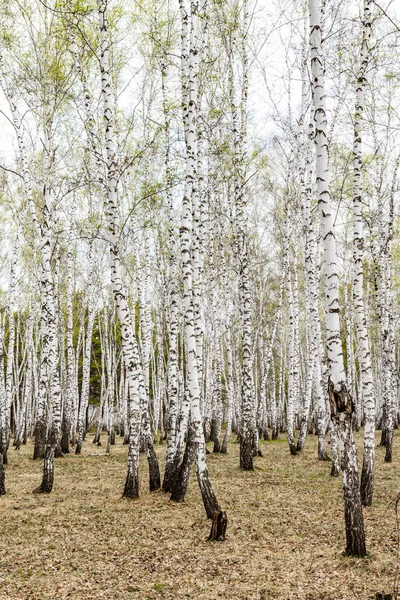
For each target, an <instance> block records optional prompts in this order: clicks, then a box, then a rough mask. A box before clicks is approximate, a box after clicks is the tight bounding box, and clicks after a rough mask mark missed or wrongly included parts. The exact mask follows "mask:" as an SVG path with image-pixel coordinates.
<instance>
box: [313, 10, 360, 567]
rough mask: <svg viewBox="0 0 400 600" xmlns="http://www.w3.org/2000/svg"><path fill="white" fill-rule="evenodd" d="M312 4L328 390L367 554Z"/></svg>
mask: <svg viewBox="0 0 400 600" xmlns="http://www.w3.org/2000/svg"><path fill="white" fill-rule="evenodd" d="M309 8H310V49H311V71H312V78H313V104H314V121H315V149H316V182H317V193H318V206H319V215H320V222H321V232H322V239H323V244H324V260H325V302H326V307H325V309H326V338H327V354H328V367H329V382H328V393H329V401H330V408H331V419H332V422H333V425H334V427H335V431H336V432H337V434H338V437H339V440H340V443H341V446H342V448H343V495H344V516H345V523H346V553H347V554H349V555H352V556H365V554H366V548H365V532H364V520H363V513H362V508H361V499H360V490H359V481H358V468H357V450H356V446H355V442H354V436H353V430H352V415H353V412H354V404H353V401H352V399H351V396H350V394H349V393H348V391H347V387H346V375H345V371H344V363H343V353H342V344H341V339H340V321H339V312H340V308H339V286H338V268H337V253H336V239H335V235H334V231H333V214H332V208H331V199H330V193H329V166H328V139H327V118H326V108H325V78H324V71H323V57H322V39H321V37H322V34H321V10H320V5H319V0H309Z"/></svg>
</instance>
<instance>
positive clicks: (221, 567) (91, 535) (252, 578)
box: [0, 432, 400, 600]
mask: <svg viewBox="0 0 400 600" xmlns="http://www.w3.org/2000/svg"><path fill="white" fill-rule="evenodd" d="M376 439H377V440H378V434H377V438H376ZM360 440H361V437H360V434H359V435H358V436H357V441H358V446H360ZM104 448H105V443H103V446H102V447H101V448H97V447H95V446H93V445H92V444H91V437H88V439H87V442H85V444H84V448H83V455H82V456H75V455H74V454H71V455H69V456H65V457H64V458H61V459H57V460H56V478H55V486H54V490H53V492H52V494H50V495H49V496H43V495H40V496H37V495H34V494H32V490H33V489H34V487H36V485H37V484H38V482H39V483H40V479H41V470H42V464H41V462H33V461H32V460H31V456H32V450H33V446H32V443H31V442H30V443H29V444H28V445H27V446H26V447H22V448H21V450H20V451H19V452H14V451H10V453H9V458H10V461H9V462H10V464H9V466H8V467H7V473H6V476H7V479H6V483H7V490H8V493H7V495H6V496H4V497H1V498H0V519H1V530H0V531H1V534H0V557H1V558H0V599H1V600H25V599H27V598H29V599H37V600H50V599H51V600H61V599H64V598H72V599H74V600H88V599H98V598H108V599H114V598H118V599H137V600H146V599H168V600H169V599H173V598H179V599H189V598H190V599H195V600H213V599H214V598H215V599H217V598H230V599H243V600H250V599H251V600H253V599H254V600H262V599H263V598H264V599H272V598H273V599H281V600H283V599H285V600H286V599H288V600H289V599H290V600H292V599H301V600H317V599H321V600H322V599H324V600H351V599H353V598H354V599H355V600H361V599H363V600H364V599H370V598H371V599H372V598H375V595H376V593H377V592H386V593H389V592H390V591H391V589H392V586H393V577H394V569H395V546H396V540H395V517H394V513H393V510H391V509H389V508H388V504H389V502H390V500H391V499H392V498H393V497H394V496H395V495H396V494H397V492H399V490H400V477H399V475H398V467H397V466H396V463H397V459H396V456H398V455H399V453H400V436H399V433H398V432H396V435H395V439H394V463H393V464H386V463H384V462H383V457H384V449H382V448H378V449H377V464H376V487H375V497H374V504H373V506H372V507H371V508H368V509H365V510H364V516H365V523H366V532H367V544H368V557H367V558H366V559H354V558H347V557H345V556H344V555H343V549H344V546H345V541H344V522H343V514H342V513H343V509H342V507H343V500H342V492H341V480H340V479H332V478H330V477H329V472H330V464H329V463H321V462H318V460H317V459H316V439H315V438H313V436H311V437H309V438H308V439H307V442H306V447H305V449H304V452H303V453H302V455H300V456H295V457H292V456H290V454H289V450H288V449H287V448H285V447H284V446H283V445H282V444H281V443H277V442H264V443H263V444H262V451H263V457H262V458H257V459H255V467H256V468H255V471H254V472H242V471H241V470H240V469H239V467H238V464H239V456H238V454H239V446H238V445H237V444H234V443H232V444H230V445H229V454H227V455H212V454H211V455H209V456H208V465H209V470H210V474H211V478H212V482H213V486H214V487H215V489H216V491H217V494H218V499H219V501H220V503H221V505H222V507H223V509H224V510H226V511H227V513H228V518H229V525H228V531H227V539H226V541H225V542H224V543H215V544H211V543H209V542H207V537H208V533H209V528H210V524H209V522H208V521H207V520H206V518H205V513H204V509H203V506H202V502H201V498H200V494H199V491H198V486H197V482H196V480H195V477H194V476H193V477H192V481H191V485H190V488H189V492H188V494H187V497H186V502H185V503H184V504H183V505H182V504H181V505H177V504H173V503H171V502H169V500H168V496H165V495H164V494H163V493H162V492H157V493H152V494H150V492H148V491H147V487H148V486H147V482H148V477H147V472H146V469H147V464H146V460H145V457H144V455H141V468H142V477H141V498H140V499H139V500H134V501H129V500H126V499H122V498H121V494H122V490H123V486H124V478H125V467H126V454H127V448H126V446H122V445H121V440H120V439H119V438H118V439H117V445H116V446H114V447H112V454H111V456H105V455H104V450H103V449H104ZM157 453H158V455H159V457H160V459H161V463H162V464H163V460H164V455H165V445H164V446H158V447H157Z"/></svg>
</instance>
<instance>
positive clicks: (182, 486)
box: [170, 434, 196, 502]
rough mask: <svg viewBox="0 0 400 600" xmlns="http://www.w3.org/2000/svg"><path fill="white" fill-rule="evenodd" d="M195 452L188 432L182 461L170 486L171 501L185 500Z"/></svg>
mask: <svg viewBox="0 0 400 600" xmlns="http://www.w3.org/2000/svg"><path fill="white" fill-rule="evenodd" d="M195 454H196V447H195V444H194V443H193V441H192V436H191V435H190V434H189V436H188V441H187V442H186V448H185V454H184V455H183V461H182V464H181V467H180V469H179V472H178V473H177V476H176V480H175V482H174V485H173V488H172V493H171V498H170V500H172V501H173V502H183V501H184V500H185V496H186V492H187V489H188V486H189V479H190V472H191V470H192V465H193V462H194V458H195Z"/></svg>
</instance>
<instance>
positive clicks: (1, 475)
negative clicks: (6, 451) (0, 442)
mask: <svg viewBox="0 0 400 600" xmlns="http://www.w3.org/2000/svg"><path fill="white" fill-rule="evenodd" d="M5 482H6V473H5V470H4V464H3V457H2V455H1V454H0V496H4V495H5V493H6V483H5Z"/></svg>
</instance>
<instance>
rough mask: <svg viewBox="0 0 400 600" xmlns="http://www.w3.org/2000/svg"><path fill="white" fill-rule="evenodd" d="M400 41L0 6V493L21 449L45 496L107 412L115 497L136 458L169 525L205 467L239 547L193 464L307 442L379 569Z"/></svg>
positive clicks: (241, 5) (132, 493) (393, 360)
mask: <svg viewBox="0 0 400 600" xmlns="http://www.w3.org/2000/svg"><path fill="white" fill-rule="evenodd" d="M397 23H398V20H397V16H396V14H395V12H394V11H393V7H391V5H389V7H384V6H380V5H377V4H376V3H375V2H374V1H373V0H364V1H363V2H359V1H357V0H352V2H350V3H349V2H344V1H343V0H332V1H330V2H325V1H320V0H309V1H308V2H298V3H291V2H285V1H284V0H277V2H276V3H275V4H272V3H266V4H265V3H258V4H257V5H256V3H253V2H252V1H251V0H227V1H223V2H221V1H220V0H201V1H200V0H190V1H189V0H179V1H178V0H177V1H175V0H168V1H167V2H161V0H143V1H140V2H126V3H125V4H123V5H122V4H121V3H120V2H118V1H117V0H109V1H108V0H98V1H97V2H96V1H95V0H48V1H47V0H34V1H32V0H29V1H28V0H8V1H7V2H3V3H2V5H1V8H0V87H1V90H2V99H1V104H0V110H1V118H2V136H3V140H4V143H3V149H4V150H3V152H2V155H1V161H0V170H1V173H0V177H1V208H0V210H1V213H2V219H3V223H4V227H3V248H4V257H3V268H2V275H1V276H2V288H3V292H2V295H1V314H0V336H1V340H0V342H1V343H0V349H1V352H2V355H1V357H0V494H4V493H5V490H6V485H5V473H6V469H5V467H4V465H6V464H7V454H8V452H9V447H10V443H11V440H13V444H14V446H15V447H16V449H18V448H19V447H20V445H21V444H22V443H26V440H27V439H28V438H29V437H31V436H34V440H35V445H34V458H35V459H42V460H43V461H44V469H43V480H42V482H41V484H40V486H39V487H38V488H37V489H36V490H35V491H36V492H38V493H39V492H42V493H48V492H50V491H51V489H52V486H53V481H54V459H55V457H56V456H60V455H62V453H68V452H70V451H71V449H72V447H73V448H74V451H75V453H76V454H80V453H81V451H82V445H83V442H84V439H85V434H86V431H87V427H88V424H89V423H88V419H87V413H88V405H89V402H93V401H94V400H97V399H98V403H99V409H98V411H97V413H96V414H97V420H96V423H95V424H96V427H97V431H96V435H95V440H94V441H97V442H98V443H100V433H101V431H102V430H103V429H106V430H107V432H108V444H107V452H110V450H111V446H112V444H113V443H114V440H115V434H116V433H117V434H119V435H121V436H123V437H124V441H125V443H126V444H127V447H128V464H127V475H126V482H125V489H124V495H125V496H126V497H129V498H134V497H137V496H138V495H139V471H138V466H139V453H140V450H143V451H144V452H145V453H146V455H147V460H148V464H149V473H150V489H151V490H156V489H159V488H160V487H162V489H163V490H164V491H165V492H168V493H170V494H171V499H172V500H175V501H182V500H183V499H184V497H185V494H186V490H187V487H188V483H189V476H190V472H191V468H192V465H193V464H194V463H195V465H196V472H197V479H198V484H199V487H200V491H201V495H202V499H203V503H204V507H205V510H206V513H207V517H208V518H214V517H215V515H216V514H217V515H219V521H218V523H219V522H220V521H222V522H225V526H226V520H225V521H224V519H225V517H223V518H221V513H220V506H219V503H218V500H217V498H216V495H215V492H214V491H213V488H212V484H211V481H210V477H209V474H208V470H207V462H206V452H207V450H206V446H205V442H208V441H209V440H212V441H213V443H214V449H213V450H214V452H217V453H226V452H227V451H228V442H229V440H230V437H231V434H232V432H234V433H235V434H236V435H237V436H238V440H239V442H240V467H241V468H242V469H245V470H252V469H253V461H254V457H257V455H259V454H260V448H259V439H260V436H261V437H264V439H268V438H269V436H271V437H272V439H276V438H277V437H278V435H279V433H280V432H281V433H286V434H287V439H288V445H289V451H290V453H291V454H292V455H296V454H297V453H298V452H301V450H302V448H303V447H304V444H305V443H306V437H307V434H308V433H314V432H315V433H316V435H317V436H318V458H319V460H322V461H327V460H331V461H332V468H331V475H332V476H338V475H339V474H340V472H342V474H343V493H344V511H345V521H346V552H347V553H348V554H351V555H361V556H363V555H365V553H366V546H365V534H364V525H363V515H362V508H361V507H362V505H365V506H369V505H370V504H371V503H372V500H373V490H374V459H375V429H376V428H379V429H380V430H381V431H382V439H381V445H382V446H384V448H385V452H386V454H385V460H386V461H387V462H391V460H392V442H393V431H394V428H395V427H397V426H398V422H399V417H400V411H399V377H398V368H399V352H398V347H399V346H398V327H397V315H398V310H397V305H398V302H397V297H396V294H395V292H396V286H397V281H396V272H395V268H394V267H395V266H396V260H397V248H398V242H397V237H396V223H397V222H396V216H397V215H396V198H397V196H398V189H399V186H398V166H399V160H400V154H399V151H398V143H397V142H398V131H399V127H400V125H399V113H398V104H399V94H398V87H399V74H398V67H397V55H398V46H399V40H400V38H399V27H398V25H397ZM260 82H261V83H260ZM361 427H363V428H364V447H363V462H362V472H361V477H360V478H359V474H358V467H357V449H356V445H355V441H354V434H353V431H354V430H359V429H360V428H361ZM327 436H330V454H331V456H328V451H327ZM296 437H297V439H296ZM164 441H165V442H166V467H165V473H164V477H163V478H162V477H161V475H160V469H159V465H158V460H157V456H156V453H155V451H154V443H156V442H159V443H162V442H164ZM214 529H215V537H217V538H218V537H223V531H222V534H221V531H220V529H219V527H218V526H216V527H215V528H214Z"/></svg>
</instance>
